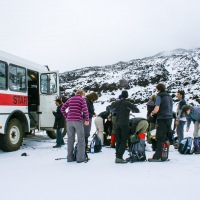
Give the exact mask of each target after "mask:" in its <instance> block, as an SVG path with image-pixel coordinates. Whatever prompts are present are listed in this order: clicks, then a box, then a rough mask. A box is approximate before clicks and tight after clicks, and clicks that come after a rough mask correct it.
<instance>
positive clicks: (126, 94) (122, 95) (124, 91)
mask: <svg viewBox="0 0 200 200" xmlns="http://www.w3.org/2000/svg"><path fill="white" fill-rule="evenodd" d="M121 97H122V98H127V97H128V92H127V91H126V90H123V91H122V94H121Z"/></svg>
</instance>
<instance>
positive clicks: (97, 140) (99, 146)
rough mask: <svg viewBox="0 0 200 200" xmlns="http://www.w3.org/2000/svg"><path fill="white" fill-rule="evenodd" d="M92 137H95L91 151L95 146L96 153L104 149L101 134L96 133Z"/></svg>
mask: <svg viewBox="0 0 200 200" xmlns="http://www.w3.org/2000/svg"><path fill="white" fill-rule="evenodd" d="M92 137H93V139H92V141H91V143H90V152H91V149H93V148H94V153H98V152H100V151H101V149H102V143H101V139H100V138H99V136H98V135H97V134H96V133H95V134H94V135H93V136H92ZM91 147H92V148H91ZM91 153H92V152H91Z"/></svg>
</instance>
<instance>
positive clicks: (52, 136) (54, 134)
mask: <svg viewBox="0 0 200 200" xmlns="http://www.w3.org/2000/svg"><path fill="white" fill-rule="evenodd" d="M46 132H47V135H48V136H49V137H50V138H51V139H56V131H46ZM62 135H63V137H65V135H66V129H64V130H63V132H62Z"/></svg>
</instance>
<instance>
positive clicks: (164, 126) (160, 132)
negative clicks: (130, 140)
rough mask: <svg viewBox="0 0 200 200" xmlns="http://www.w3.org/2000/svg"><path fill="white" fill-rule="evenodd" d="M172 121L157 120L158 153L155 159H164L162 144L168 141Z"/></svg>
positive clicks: (154, 156)
mask: <svg viewBox="0 0 200 200" xmlns="http://www.w3.org/2000/svg"><path fill="white" fill-rule="evenodd" d="M171 124H172V119H158V120H157V125H158V127H157V130H156V140H157V146H156V152H155V154H154V155H153V158H155V159H159V158H161V157H162V143H163V142H165V141H167V140H168V136H167V135H168V133H169V132H170V130H171Z"/></svg>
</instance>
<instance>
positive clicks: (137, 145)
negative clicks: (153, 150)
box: [127, 134, 146, 163]
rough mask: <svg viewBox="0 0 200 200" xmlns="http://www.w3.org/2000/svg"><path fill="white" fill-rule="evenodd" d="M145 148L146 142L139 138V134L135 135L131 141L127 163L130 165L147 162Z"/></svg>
mask: <svg viewBox="0 0 200 200" xmlns="http://www.w3.org/2000/svg"><path fill="white" fill-rule="evenodd" d="M145 146H146V145H145V140H144V139H139V138H137V134H134V135H133V136H132V138H131V141H130V146H129V155H130V157H129V158H128V159H127V161H129V162H130V163H133V162H140V161H146V154H145Z"/></svg>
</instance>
